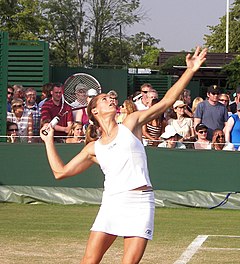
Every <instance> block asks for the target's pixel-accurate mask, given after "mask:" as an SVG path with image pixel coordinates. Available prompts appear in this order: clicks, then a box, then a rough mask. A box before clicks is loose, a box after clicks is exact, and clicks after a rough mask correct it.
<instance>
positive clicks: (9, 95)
mask: <svg viewBox="0 0 240 264" xmlns="http://www.w3.org/2000/svg"><path fill="white" fill-rule="evenodd" d="M13 93H14V89H13V87H12V85H10V84H9V85H8V87H7V112H11V111H12V108H11V101H12V99H13Z"/></svg>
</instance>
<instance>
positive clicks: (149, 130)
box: [142, 99, 166, 147]
mask: <svg viewBox="0 0 240 264" xmlns="http://www.w3.org/2000/svg"><path fill="white" fill-rule="evenodd" d="M151 102H152V105H154V104H156V103H158V102H159V99H153V100H152V101H151ZM152 105H151V106H152ZM165 127H166V121H165V119H164V117H163V115H160V116H159V117H158V118H155V119H153V120H152V121H150V122H148V123H147V124H145V125H144V126H143V128H142V132H143V144H144V146H154V147H156V146H157V145H158V144H159V140H160V136H161V134H162V133H163V132H164V130H165Z"/></svg>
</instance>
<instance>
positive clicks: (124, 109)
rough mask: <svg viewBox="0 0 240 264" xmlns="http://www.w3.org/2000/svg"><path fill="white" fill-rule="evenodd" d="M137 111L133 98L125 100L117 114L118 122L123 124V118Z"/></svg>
mask: <svg viewBox="0 0 240 264" xmlns="http://www.w3.org/2000/svg"><path fill="white" fill-rule="evenodd" d="M135 111H137V107H136V105H135V104H134V102H133V101H131V100H128V99H127V100H125V101H124V102H123V104H122V105H121V106H120V113H119V114H118V115H117V120H116V121H117V123H118V124H122V122H123V120H124V119H125V118H126V117H127V116H128V115H129V114H131V113H133V112H135Z"/></svg>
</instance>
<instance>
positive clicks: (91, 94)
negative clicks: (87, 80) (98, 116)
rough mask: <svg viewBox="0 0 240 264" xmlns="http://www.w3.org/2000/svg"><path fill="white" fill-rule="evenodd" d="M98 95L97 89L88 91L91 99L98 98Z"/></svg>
mask: <svg viewBox="0 0 240 264" xmlns="http://www.w3.org/2000/svg"><path fill="white" fill-rule="evenodd" d="M97 95H98V92H97V91H96V90H95V89H93V88H91V89H89V90H88V91H87V96H88V97H90V96H97Z"/></svg>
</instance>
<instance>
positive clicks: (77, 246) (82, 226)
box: [0, 203, 240, 264]
mask: <svg viewBox="0 0 240 264" xmlns="http://www.w3.org/2000/svg"><path fill="white" fill-rule="evenodd" d="M97 212H98V206H69V205H67V206H66V205H65V206H64V205H24V204H7V203H0V263H1V264H10V263H11V264H22V263H24V264H26V263H34V264H35V263H44V264H48V263H49V264H50V263H51V264H52V263H57V264H63V263H64V264H72V263H74V264H75V263H79V262H80V259H81V256H82V255H83V253H84V249H85V245H86V242H87V239H88V235H89V229H90V228H91V225H92V223H93V221H94V218H95V216H96V214H97ZM239 219H240V211H238V210H223V209H214V210H207V209H193V208H189V209H188V208H187V209H186V208H185V209H169V208H157V209H156V214H155V231H154V238H153V241H150V242H149V243H148V247H147V249H146V252H145V255H144V257H143V259H142V262H141V263H143V264H150V263H151V264H153V263H164V264H168V263H169V264H170V263H174V261H176V260H177V259H178V258H179V257H180V256H181V254H182V253H183V252H184V251H185V250H186V248H187V247H188V245H189V244H190V243H191V242H192V241H193V240H194V239H195V238H196V237H197V236H198V235H233V236H240V228H239ZM222 248H225V249H226V250H223V249H222ZM229 248H230V249H231V250H228V249H229ZM234 248H240V238H229V237H217V236H211V237H209V238H208V239H207V240H206V242H205V243H204V244H203V248H202V249H200V250H199V251H198V252H197V253H196V254H195V255H194V256H193V258H192V259H191V260H190V262H189V263H191V264H195V263H201V264H202V263H218V264H219V263H220V264H222V263H238V262H239V256H240V251H239V250H238V251H237V250H233V249H234ZM122 249H123V240H122V239H121V238H119V239H117V240H116V242H115V243H114V245H113V246H112V247H111V248H110V250H109V251H108V252H107V253H106V255H105V257H104V260H103V262H102V263H106V264H110V263H111V264H115V263H116V264H117V263H120V261H121V255H122Z"/></svg>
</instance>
